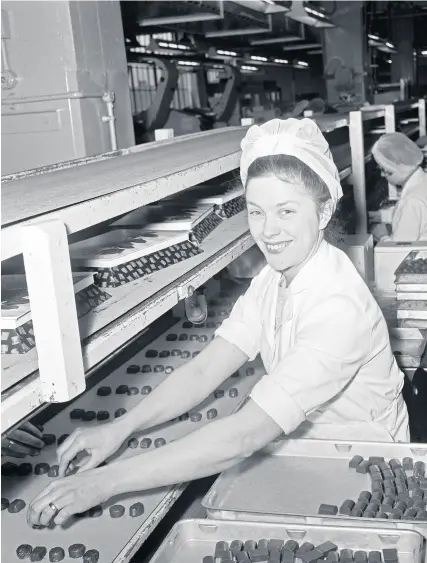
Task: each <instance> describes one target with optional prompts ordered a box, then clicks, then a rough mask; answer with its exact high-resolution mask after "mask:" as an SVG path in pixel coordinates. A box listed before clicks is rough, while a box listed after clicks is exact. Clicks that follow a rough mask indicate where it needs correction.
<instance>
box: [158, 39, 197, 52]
mask: <svg viewBox="0 0 427 563" xmlns="http://www.w3.org/2000/svg"><path fill="white" fill-rule="evenodd" d="M157 44H158V45H159V47H163V48H164V49H175V50H177V51H190V47H189V46H188V45H181V44H179V43H169V42H167V41H158V43H157Z"/></svg>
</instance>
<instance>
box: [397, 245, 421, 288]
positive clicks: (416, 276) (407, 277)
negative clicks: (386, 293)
mask: <svg viewBox="0 0 427 563" xmlns="http://www.w3.org/2000/svg"><path fill="white" fill-rule="evenodd" d="M420 258H423V259H426V258H427V250H413V251H412V252H410V253H409V254H408V256H407V257H406V258H405V260H403V262H402V263H401V264H400V266H399V267H398V268H397V270H396V271H395V276H396V280H395V281H396V283H427V273H415V272H414V273H410V272H403V269H404V267H405V266H407V265H408V264H410V263H411V262H414V261H415V260H419V259H420Z"/></svg>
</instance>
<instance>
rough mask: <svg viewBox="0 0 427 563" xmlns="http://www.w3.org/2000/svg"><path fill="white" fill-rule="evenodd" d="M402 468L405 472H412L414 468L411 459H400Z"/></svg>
mask: <svg viewBox="0 0 427 563" xmlns="http://www.w3.org/2000/svg"><path fill="white" fill-rule="evenodd" d="M402 467H403V469H404V470H405V471H412V469H413V468H414V464H413V460H412V457H404V458H403V459H402Z"/></svg>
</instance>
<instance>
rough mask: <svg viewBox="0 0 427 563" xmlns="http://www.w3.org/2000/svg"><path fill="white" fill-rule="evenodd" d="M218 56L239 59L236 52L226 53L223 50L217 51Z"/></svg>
mask: <svg viewBox="0 0 427 563" xmlns="http://www.w3.org/2000/svg"><path fill="white" fill-rule="evenodd" d="M216 54H217V55H224V56H226V57H237V53H235V52H234V51H224V50H223V49H217V50H216Z"/></svg>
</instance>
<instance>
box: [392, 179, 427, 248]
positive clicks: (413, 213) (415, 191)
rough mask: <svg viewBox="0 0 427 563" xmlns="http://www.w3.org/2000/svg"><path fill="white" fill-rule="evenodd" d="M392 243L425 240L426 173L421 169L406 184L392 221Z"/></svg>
mask: <svg viewBox="0 0 427 563" xmlns="http://www.w3.org/2000/svg"><path fill="white" fill-rule="evenodd" d="M392 234H393V236H392V238H393V240H394V241H397V242H399V241H401V242H413V241H416V240H427V173H426V172H424V171H423V170H422V169H421V168H418V170H417V171H416V172H415V173H414V174H413V175H412V176H411V177H410V178H409V180H408V181H407V182H406V184H405V186H404V188H403V190H402V193H401V195H400V199H399V201H398V203H397V205H396V208H395V210H394V213H393V219H392Z"/></svg>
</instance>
